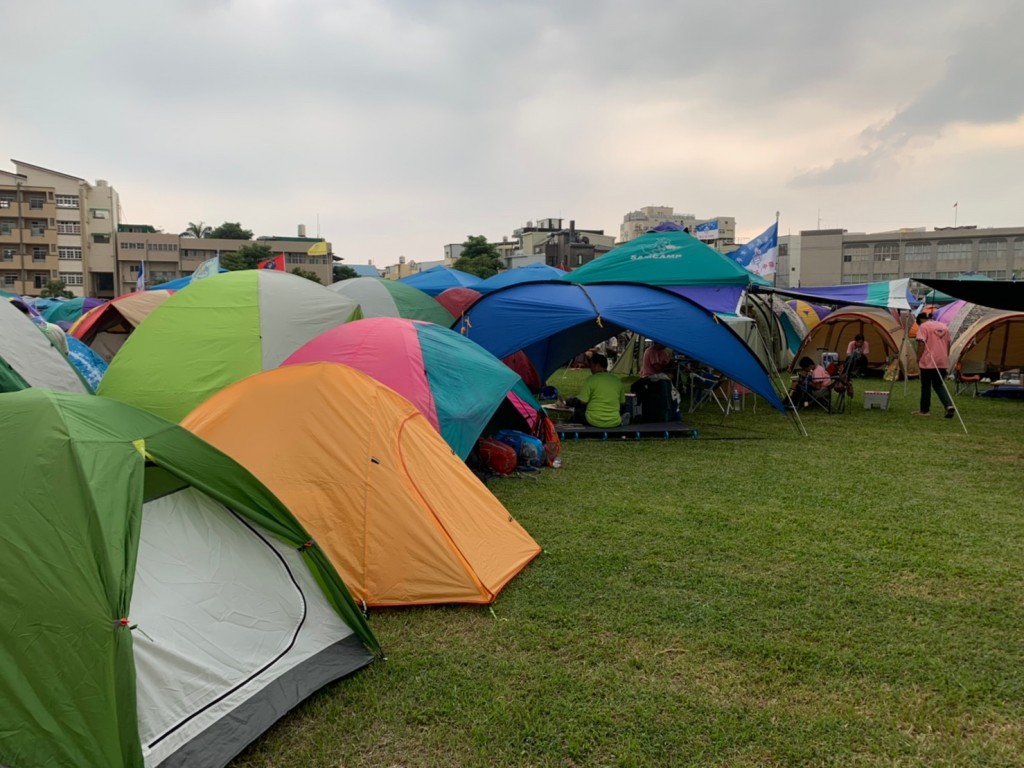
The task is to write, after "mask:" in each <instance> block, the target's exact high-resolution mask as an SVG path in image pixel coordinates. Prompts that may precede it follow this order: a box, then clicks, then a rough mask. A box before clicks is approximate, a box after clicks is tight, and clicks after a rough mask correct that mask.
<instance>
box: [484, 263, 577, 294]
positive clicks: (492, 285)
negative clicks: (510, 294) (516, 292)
mask: <svg viewBox="0 0 1024 768" xmlns="http://www.w3.org/2000/svg"><path fill="white" fill-rule="evenodd" d="M566 274H567V272H566V271H565V270H564V269H558V267H549V266H548V265H547V264H528V265H526V266H525V267H516V268H515V269H507V270H505V271H504V272H499V273H498V274H496V275H493V276H491V277H488V278H487V279H486V280H483V281H482V282H480V283H477V284H476V285H474V286H473V288H474V290H477V291H479V292H480V293H491V292H492V291H496V290H498V289H499V288H504V287H505V286H508V285H519V284H520V283H536V282H543V281H545V280H558V279H559V278H561V277H562V276H563V275H566Z"/></svg>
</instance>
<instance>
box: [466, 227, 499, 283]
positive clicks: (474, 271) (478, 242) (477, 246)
mask: <svg viewBox="0 0 1024 768" xmlns="http://www.w3.org/2000/svg"><path fill="white" fill-rule="evenodd" d="M502 266H503V265H502V262H501V256H500V255H499V254H498V246H496V245H495V244H494V243H488V242H487V238H486V237H484V236H483V235H469V236H468V237H467V238H466V242H464V243H463V244H462V255H460V256H459V258H458V260H457V261H456V262H455V268H456V269H458V270H461V271H463V272H469V274H471V275H476V276H477V277H479V278H483V279H484V280H486V279H487V278H488V277H493V276H494V275H496V274H498V272H499V271H500V270H501V267H502Z"/></svg>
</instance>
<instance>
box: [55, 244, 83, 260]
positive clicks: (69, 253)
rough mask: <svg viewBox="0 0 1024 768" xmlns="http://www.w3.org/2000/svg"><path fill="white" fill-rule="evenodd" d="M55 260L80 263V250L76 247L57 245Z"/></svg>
mask: <svg viewBox="0 0 1024 768" xmlns="http://www.w3.org/2000/svg"><path fill="white" fill-rule="evenodd" d="M57 258H58V259H60V260H61V261H81V260H82V249H81V248H80V247H79V246H77V245H58V246H57Z"/></svg>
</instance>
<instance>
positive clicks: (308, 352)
mask: <svg viewBox="0 0 1024 768" xmlns="http://www.w3.org/2000/svg"><path fill="white" fill-rule="evenodd" d="M312 362H333V363H343V364H345V365H348V366H351V367H352V368H357V369H359V370H360V371H362V372H363V373H366V374H368V375H369V376H371V377H373V378H374V379H376V380H377V381H379V382H381V383H382V384H385V385H387V386H388V387H390V388H391V389H393V390H395V391H396V392H398V393H399V394H400V395H402V396H403V397H404V398H405V399H406V400H409V401H410V402H411V403H412V404H413V405H415V406H416V407H417V409H419V411H420V412H421V413H422V414H423V415H424V416H426V417H427V420H428V421H429V422H430V423H431V424H432V425H433V426H434V428H435V429H436V430H437V431H438V432H440V433H441V436H442V437H443V438H444V439H445V440H446V441H447V443H448V445H450V446H451V448H452V450H453V451H454V452H455V453H456V454H458V456H459V457H461V458H463V459H465V458H466V457H467V456H468V455H469V452H470V451H471V450H472V448H473V446H474V445H475V444H476V441H477V439H478V438H479V437H480V435H481V434H483V432H484V430H485V429H487V427H488V425H489V424H490V425H491V427H492V428H500V427H505V426H512V427H514V428H524V427H526V426H528V425H529V424H530V423H531V422H532V421H533V420H535V418H536V414H537V412H538V411H539V410H540V405H539V404H538V403H537V401H536V400H535V399H534V398H533V395H532V394H530V391H529V389H528V388H527V387H526V385H525V384H524V383H523V380H522V379H521V378H519V376H518V374H516V373H515V372H514V371H513V370H512V369H510V368H509V367H508V366H506V365H505V364H503V363H502V362H501V361H500V360H498V359H497V358H496V357H494V356H493V355H492V354H490V353H489V352H487V351H486V350H484V349H483V348H482V347H480V346H479V345H478V344H476V343H475V342H472V341H470V340H469V339H467V338H466V337H465V336H462V335H461V334H459V333H456V332H455V331H451V330H448V329H447V328H442V327H441V326H439V325H435V324H434V323H426V322H422V321H418V320H405V319H402V318H397V317H371V318H366V319H364V320H357V321H355V322H352V323H347V324H346V325H341V326H338V327H337V328H332V329H331V330H329V331H326V332H325V333H322V334H320V335H319V336H317V337H316V338H314V339H312V340H310V341H308V342H306V343H305V344H304V345H303V346H302V347H300V348H299V349H298V350H297V351H296V352H294V353H293V354H292V355H291V356H290V357H288V358H287V359H286V360H285V361H284V363H283V365H296V364H300V363H312Z"/></svg>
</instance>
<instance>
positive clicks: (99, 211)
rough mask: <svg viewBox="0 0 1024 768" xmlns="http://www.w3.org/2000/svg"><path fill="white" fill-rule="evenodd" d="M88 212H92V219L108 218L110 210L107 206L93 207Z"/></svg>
mask: <svg viewBox="0 0 1024 768" xmlns="http://www.w3.org/2000/svg"><path fill="white" fill-rule="evenodd" d="M90 213H92V217H93V218H94V219H109V218H110V210H109V209H108V208H93V209H92V211H90Z"/></svg>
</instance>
